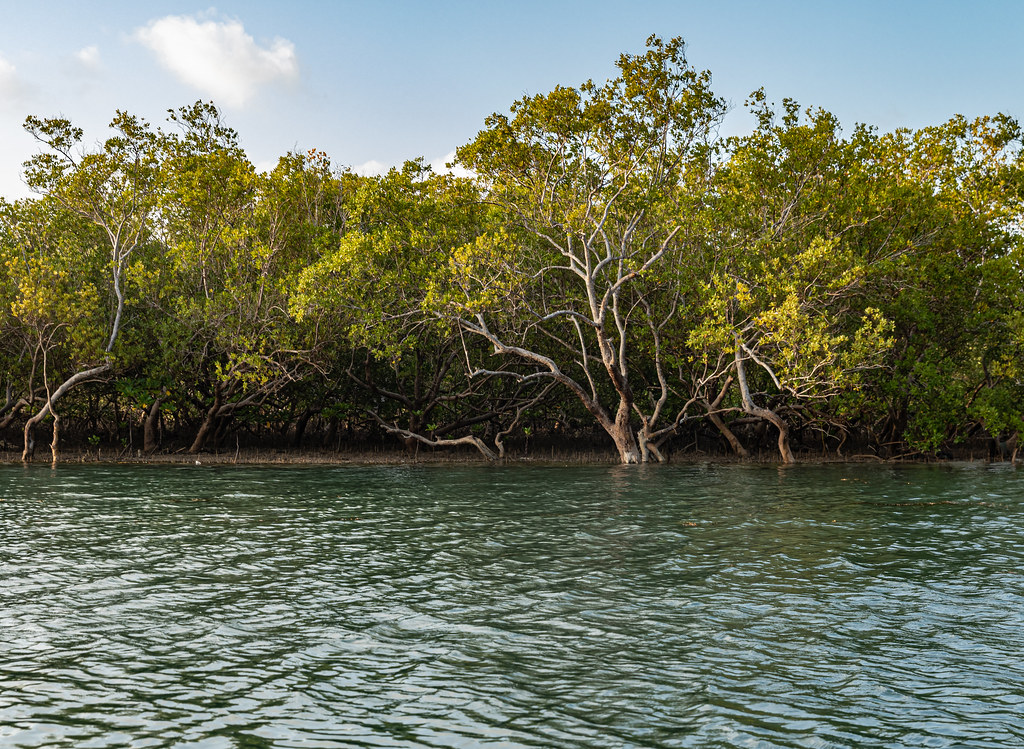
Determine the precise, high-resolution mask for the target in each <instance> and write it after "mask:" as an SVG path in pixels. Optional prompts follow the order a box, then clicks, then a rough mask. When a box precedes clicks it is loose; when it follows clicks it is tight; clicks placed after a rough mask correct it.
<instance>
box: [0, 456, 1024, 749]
mask: <svg viewBox="0 0 1024 749" xmlns="http://www.w3.org/2000/svg"><path fill="white" fill-rule="evenodd" d="M0 500H2V501H0V746H2V747H204V748H205V747H211V748H220V747H248V748H251V749H255V748H258V747H521V746H528V747H624V746H636V747H1015V746H1024V717H1022V715H1024V572H1022V570H1024V472H1021V471H1015V470H1013V469H1012V468H1008V467H1005V466H1003V467H1000V466H991V467H987V466H974V467H972V466H952V467H950V466H939V467H928V466H922V467H902V468H886V467H879V466H868V467H865V466H840V467H836V466H807V467H796V468H793V469H779V468H768V467H749V466H744V467H729V466H685V467H660V468H659V467H652V468H643V467H629V468H625V467H613V468H605V467H586V468H556V467H515V466H510V467H498V468H488V467H468V468H467V467H458V468H452V467H408V468H396V467H381V468H376V467H373V468H371V467H343V468H257V467H245V468H239V467H223V468H211V467H197V466H187V467H169V466H155V467H141V466H126V467H115V466H110V467H102V466H87V467H74V466H61V467H58V468H57V469H56V470H51V469H50V468H49V467H45V466H30V467H28V468H25V467H22V466H0Z"/></svg>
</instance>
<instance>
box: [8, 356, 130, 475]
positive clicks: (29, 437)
mask: <svg viewBox="0 0 1024 749" xmlns="http://www.w3.org/2000/svg"><path fill="white" fill-rule="evenodd" d="M110 366H111V365H110V362H105V363H103V364H101V365H100V366H98V367H93V368H92V369H87V370H85V371H82V372H76V373H75V374H73V375H71V377H69V378H68V379H66V380H65V381H64V382H63V383H62V384H61V386H60V387H58V388H57V389H56V390H54V391H53V393H51V394H50V396H49V397H48V398H47V399H46V403H45V404H44V405H43V407H42V408H40V409H39V411H37V412H36V413H35V414H33V415H32V417H31V418H29V420H28V421H26V422H25V431H24V435H23V436H24V447H23V449H22V452H21V460H22V461H23V462H26V463H27V462H28V461H30V460H31V459H32V456H33V455H34V454H35V428H36V425H37V424H39V423H40V422H41V421H42V420H43V419H45V418H46V415H47V414H49V413H50V412H51V409H52V408H53V407H54V405H55V404H56V403H57V401H59V400H60V399H61V398H62V397H63V396H64V394H65V393H67V392H68V391H69V390H71V388H73V387H75V386H76V385H78V384H79V383H82V382H85V381H86V380H90V379H93V378H94V377H99V376H100V375H102V374H106V373H107V372H108V371H109V370H110ZM52 448H53V446H52V445H51V449H52ZM54 461H56V453H54Z"/></svg>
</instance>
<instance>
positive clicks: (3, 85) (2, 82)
mask: <svg viewBox="0 0 1024 749" xmlns="http://www.w3.org/2000/svg"><path fill="white" fill-rule="evenodd" d="M20 91H21V84H20V82H19V81H18V71H17V69H16V68H15V67H14V65H13V63H11V62H8V60H7V58H5V57H4V56H3V55H0V95H2V96H14V95H16V94H18V93H20Z"/></svg>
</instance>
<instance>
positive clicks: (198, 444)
mask: <svg viewBox="0 0 1024 749" xmlns="http://www.w3.org/2000/svg"><path fill="white" fill-rule="evenodd" d="M219 414H220V388H217V395H216V396H215V397H214V399H213V405H212V406H210V410H209V411H207V412H206V418H204V419H203V423H202V424H201V425H200V427H199V432H198V433H197V434H196V438H195V440H193V442H192V447H190V448H189V449H188V451H189V453H191V454H193V455H194V454H195V453H197V452H199V451H200V450H202V449H203V446H204V445H206V441H207V440H208V439H209V437H210V435H211V434H213V431H214V429H215V428H216V426H217V418H218V415H219Z"/></svg>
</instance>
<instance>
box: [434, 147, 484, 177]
mask: <svg viewBox="0 0 1024 749" xmlns="http://www.w3.org/2000/svg"><path fill="white" fill-rule="evenodd" d="M449 164H451V165H452V166H450V167H449V166H448V165H449ZM430 168H431V169H433V170H434V174H451V175H452V176H453V177H475V176H476V175H475V174H474V173H473V172H471V171H470V170H469V169H466V168H465V167H463V166H460V165H459V164H456V163H455V151H451V152H449V153H448V154H446V155H444V156H441V157H439V158H436V159H434V160H433V161H431V162H430Z"/></svg>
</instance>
